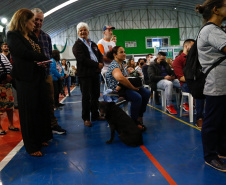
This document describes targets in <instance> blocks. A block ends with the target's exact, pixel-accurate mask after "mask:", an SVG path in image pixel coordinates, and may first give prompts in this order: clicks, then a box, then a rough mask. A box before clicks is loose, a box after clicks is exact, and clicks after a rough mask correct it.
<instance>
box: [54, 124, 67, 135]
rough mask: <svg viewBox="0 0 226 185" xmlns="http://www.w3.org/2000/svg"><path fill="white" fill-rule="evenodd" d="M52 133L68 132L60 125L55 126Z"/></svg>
mask: <svg viewBox="0 0 226 185" xmlns="http://www.w3.org/2000/svg"><path fill="white" fill-rule="evenodd" d="M52 133H53V134H59V135H61V134H66V130H64V129H62V128H61V127H60V126H59V125H57V126H55V127H53V128H52Z"/></svg>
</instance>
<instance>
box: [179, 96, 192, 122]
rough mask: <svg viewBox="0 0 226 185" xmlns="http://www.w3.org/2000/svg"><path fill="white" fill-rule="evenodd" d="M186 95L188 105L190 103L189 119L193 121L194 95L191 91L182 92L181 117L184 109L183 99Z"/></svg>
mask: <svg viewBox="0 0 226 185" xmlns="http://www.w3.org/2000/svg"><path fill="white" fill-rule="evenodd" d="M184 96H187V97H188V105H189V121H190V122H191V123H193V96H192V95H191V94H190V93H187V92H182V97H181V104H180V117H182V110H183V100H184Z"/></svg>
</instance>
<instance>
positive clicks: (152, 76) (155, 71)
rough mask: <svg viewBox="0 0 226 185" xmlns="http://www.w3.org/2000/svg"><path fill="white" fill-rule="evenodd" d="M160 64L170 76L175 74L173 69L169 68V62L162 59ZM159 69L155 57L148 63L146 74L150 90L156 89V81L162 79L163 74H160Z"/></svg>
mask: <svg viewBox="0 0 226 185" xmlns="http://www.w3.org/2000/svg"><path fill="white" fill-rule="evenodd" d="M161 65H163V66H164V67H165V69H166V73H167V74H168V75H169V76H171V75H173V76H175V74H174V72H173V70H172V69H171V68H170V66H169V64H168V63H167V62H166V61H162V62H161ZM161 73H162V72H161V69H160V68H159V66H158V64H157V60H156V59H155V61H154V63H153V64H150V65H149V66H148V76H149V83H150V84H149V86H150V87H151V90H153V91H156V90H157V83H158V82H159V81H160V80H163V79H164V76H161Z"/></svg>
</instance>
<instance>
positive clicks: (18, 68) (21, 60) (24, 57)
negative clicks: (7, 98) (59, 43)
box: [7, 31, 48, 82]
mask: <svg viewBox="0 0 226 185" xmlns="http://www.w3.org/2000/svg"><path fill="white" fill-rule="evenodd" d="M29 37H30V38H31V39H32V40H33V41H34V42H35V43H38V39H37V37H36V36H35V35H34V34H32V35H29ZM7 43H8V46H9V49H10V53H11V56H12V59H13V69H12V77H13V78H15V79H17V80H21V81H27V82H31V81H33V79H34V78H35V75H39V74H38V73H39V72H40V69H41V67H38V66H37V64H36V63H35V61H38V62H41V61H45V60H48V58H47V57H46V56H45V55H44V54H43V53H38V52H35V51H34V50H33V48H32V46H31V44H30V42H29V41H28V40H27V39H26V38H25V37H24V36H23V35H22V34H21V33H20V32H19V31H9V32H8V33H7Z"/></svg>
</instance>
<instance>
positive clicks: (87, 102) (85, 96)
mask: <svg viewBox="0 0 226 185" xmlns="http://www.w3.org/2000/svg"><path fill="white" fill-rule="evenodd" d="M79 82H80V89H81V92H82V119H83V120H84V121H86V120H88V121H90V113H91V120H95V119H96V118H98V117H99V112H98V103H99V101H98V99H99V97H100V80H99V74H96V75H95V76H92V77H81V78H79Z"/></svg>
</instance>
